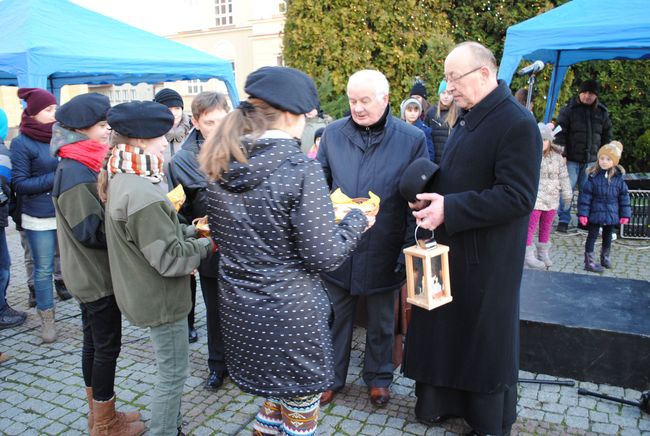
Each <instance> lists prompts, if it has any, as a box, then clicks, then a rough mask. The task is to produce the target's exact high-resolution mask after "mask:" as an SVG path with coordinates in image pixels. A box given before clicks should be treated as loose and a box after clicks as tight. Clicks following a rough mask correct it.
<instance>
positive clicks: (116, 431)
mask: <svg viewBox="0 0 650 436" xmlns="http://www.w3.org/2000/svg"><path fill="white" fill-rule="evenodd" d="M93 418H94V423H93V427H92V430H91V431H90V435H91V436H139V435H141V434H142V433H144V431H145V427H144V422H142V421H134V422H127V421H126V419H125V417H124V414H122V413H120V414H118V413H115V395H113V398H111V399H110V400H108V401H93Z"/></svg>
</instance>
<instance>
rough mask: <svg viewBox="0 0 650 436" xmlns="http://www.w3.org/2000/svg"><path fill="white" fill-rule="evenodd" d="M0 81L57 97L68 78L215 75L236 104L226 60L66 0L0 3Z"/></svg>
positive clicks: (155, 79)
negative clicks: (46, 90) (0, 36)
mask: <svg viewBox="0 0 650 436" xmlns="http://www.w3.org/2000/svg"><path fill="white" fill-rule="evenodd" d="M0 29H2V30H1V32H2V38H1V39H0V85H10V86H21V87H38V88H44V89H48V90H50V91H51V92H52V93H54V94H55V95H56V96H57V97H58V96H59V94H60V91H61V87H63V86H64V85H69V84H116V85H120V84H124V83H134V84H136V83H141V82H145V83H159V82H171V81H176V80H192V79H200V80H208V79H212V78H217V79H219V80H221V81H223V82H224V83H225V85H226V89H227V90H228V93H229V94H230V99H231V100H232V102H233V104H234V105H237V104H239V97H238V95H237V88H236V86H235V77H234V73H233V69H232V65H231V63H230V62H228V61H226V60H223V59H219V58H217V57H214V56H211V55H209V54H207V53H203V52H201V51H198V50H195V49H193V48H191V47H188V46H185V45H183V44H180V43H177V42H174V41H170V40H167V39H165V38H162V37H159V36H156V35H154V34H151V33H148V32H145V31H143V30H140V29H137V28H135V27H132V26H129V25H127V24H125V23H122V22H120V21H117V20H114V19H112V18H108V17H106V16H104V15H101V14H97V13H95V12H92V11H89V10H88V9H85V8H82V7H80V6H78V5H75V4H74V3H71V2H69V1H67V0H56V1H54V0H3V1H0Z"/></svg>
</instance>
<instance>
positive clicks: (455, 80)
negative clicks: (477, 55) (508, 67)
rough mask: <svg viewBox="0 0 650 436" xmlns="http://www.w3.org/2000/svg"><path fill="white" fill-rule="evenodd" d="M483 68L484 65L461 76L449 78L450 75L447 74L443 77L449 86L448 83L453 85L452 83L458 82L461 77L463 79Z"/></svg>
mask: <svg viewBox="0 0 650 436" xmlns="http://www.w3.org/2000/svg"><path fill="white" fill-rule="evenodd" d="M484 66H485V65H481V66H480V67H476V68H474V69H473V70H472V71H468V72H466V73H465V74H461V75H460V76H450V75H447V74H446V75H445V81H446V82H447V84H449V83H454V82H458V81H459V80H460V79H462V78H463V77H465V76H469V75H470V74H472V73H475V72H477V71H478V70H480V69H481V68H483V67H484Z"/></svg>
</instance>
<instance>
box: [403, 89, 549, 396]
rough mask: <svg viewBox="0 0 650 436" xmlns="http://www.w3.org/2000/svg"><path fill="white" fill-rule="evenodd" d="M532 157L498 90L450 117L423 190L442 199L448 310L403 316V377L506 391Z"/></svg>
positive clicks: (512, 363) (512, 105)
mask: <svg viewBox="0 0 650 436" xmlns="http://www.w3.org/2000/svg"><path fill="white" fill-rule="evenodd" d="M541 158H542V140H541V137H540V134H539V130H538V129H537V125H536V123H535V120H534V118H533V116H532V115H531V114H530V112H528V111H527V110H526V109H525V108H524V107H523V106H521V105H520V104H519V103H517V102H516V101H515V99H514V98H513V97H512V96H511V94H510V90H509V89H508V87H507V86H506V84H505V83H504V82H499V86H498V87H497V88H496V89H495V90H494V91H492V92H491V93H490V94H489V95H487V96H486V97H485V98H484V99H483V100H481V101H480V102H479V103H478V104H477V105H476V106H474V107H473V108H472V109H471V110H470V111H469V112H464V113H463V114H461V116H460V117H459V119H458V121H457V123H456V125H455V126H454V129H453V130H452V132H451V135H450V136H449V140H448V141H447V146H446V147H445V151H444V152H443V155H442V162H441V164H440V170H439V172H438V174H437V176H436V180H435V181H434V183H433V191H434V192H437V193H439V194H441V195H444V197H445V200H444V214H445V222H444V224H443V225H442V226H440V227H438V228H437V229H436V231H435V237H436V239H437V241H438V242H439V243H441V244H445V245H448V246H449V247H450V253H449V267H450V270H451V290H452V296H453V301H452V302H451V303H449V304H447V305H444V306H441V307H439V308H437V309H434V310H432V311H426V310H424V309H421V308H418V307H415V306H414V307H413V312H412V319H411V324H410V326H409V334H408V335H407V338H406V350H405V358H404V373H405V375H406V376H407V377H409V378H412V379H415V380H417V381H419V382H423V383H427V384H430V385H434V386H440V387H449V388H455V389H461V390H465V391H471V392H478V393H496V392H503V391H505V390H506V389H508V388H511V387H516V383H517V374H518V369H519V286H520V284H521V276H522V270H523V263H524V251H525V246H526V234H527V227H528V219H529V218H528V217H529V214H530V212H531V211H532V210H533V207H534V205H535V199H536V196H537V185H538V182H539V171H540V163H541Z"/></svg>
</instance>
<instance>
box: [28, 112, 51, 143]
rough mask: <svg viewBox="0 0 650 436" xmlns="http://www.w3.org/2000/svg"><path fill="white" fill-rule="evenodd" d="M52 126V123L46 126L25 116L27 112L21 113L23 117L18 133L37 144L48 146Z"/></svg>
mask: <svg viewBox="0 0 650 436" xmlns="http://www.w3.org/2000/svg"><path fill="white" fill-rule="evenodd" d="M53 125H54V122H51V123H47V124H43V123H40V122H38V121H36V120H35V119H34V118H32V117H30V116H29V115H27V111H23V116H22V118H21V120H20V133H22V134H24V135H25V136H29V137H30V138H32V139H34V140H36V141H38V142H44V143H46V144H49V143H50V140H51V139H52V126H53Z"/></svg>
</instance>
